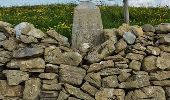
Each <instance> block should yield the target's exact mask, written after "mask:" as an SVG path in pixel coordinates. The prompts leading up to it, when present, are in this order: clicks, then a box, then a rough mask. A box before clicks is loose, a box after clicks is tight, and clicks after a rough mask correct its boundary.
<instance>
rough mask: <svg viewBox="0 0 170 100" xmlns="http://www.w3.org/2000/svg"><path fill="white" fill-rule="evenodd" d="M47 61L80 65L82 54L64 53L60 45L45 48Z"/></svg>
mask: <svg viewBox="0 0 170 100" xmlns="http://www.w3.org/2000/svg"><path fill="white" fill-rule="evenodd" d="M44 56H45V61H46V62H49V63H51V64H65V65H73V66H78V65H79V64H80V62H81V61H82V56H81V55H80V54H79V53H78V52H64V53H62V51H61V49H60V48H59V47H53V46H50V47H47V48H45V53H44Z"/></svg>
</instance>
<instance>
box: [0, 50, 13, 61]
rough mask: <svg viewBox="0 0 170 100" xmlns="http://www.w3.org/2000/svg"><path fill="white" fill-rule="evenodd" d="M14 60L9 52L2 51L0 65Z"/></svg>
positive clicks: (0, 52)
mask: <svg viewBox="0 0 170 100" xmlns="http://www.w3.org/2000/svg"><path fill="white" fill-rule="evenodd" d="M11 59H12V54H11V52H9V51H4V50H2V51H0V63H2V64H5V63H7V62H9V61H10V60H11Z"/></svg>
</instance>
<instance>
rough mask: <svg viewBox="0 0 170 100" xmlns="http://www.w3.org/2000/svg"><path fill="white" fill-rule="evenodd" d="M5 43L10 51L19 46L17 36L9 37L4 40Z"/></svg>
mask: <svg viewBox="0 0 170 100" xmlns="http://www.w3.org/2000/svg"><path fill="white" fill-rule="evenodd" d="M2 43H3V44H2V45H3V47H4V48H5V49H7V50H9V51H13V50H15V49H16V48H17V43H16V40H15V38H12V37H11V38H9V39H7V40H5V41H3V42H2Z"/></svg>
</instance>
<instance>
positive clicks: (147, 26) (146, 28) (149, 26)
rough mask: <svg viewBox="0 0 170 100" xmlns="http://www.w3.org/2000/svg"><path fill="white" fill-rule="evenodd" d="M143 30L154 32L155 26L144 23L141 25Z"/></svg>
mask: <svg viewBox="0 0 170 100" xmlns="http://www.w3.org/2000/svg"><path fill="white" fill-rule="evenodd" d="M142 30H143V31H144V32H155V28H154V27H153V26H152V25H151V24H145V25H143V26H142Z"/></svg>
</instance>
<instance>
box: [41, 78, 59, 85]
mask: <svg viewBox="0 0 170 100" xmlns="http://www.w3.org/2000/svg"><path fill="white" fill-rule="evenodd" d="M42 83H43V84H49V85H50V84H58V79H53V80H42Z"/></svg>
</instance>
